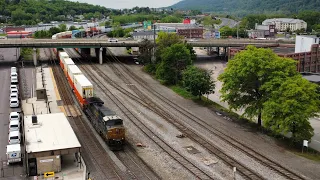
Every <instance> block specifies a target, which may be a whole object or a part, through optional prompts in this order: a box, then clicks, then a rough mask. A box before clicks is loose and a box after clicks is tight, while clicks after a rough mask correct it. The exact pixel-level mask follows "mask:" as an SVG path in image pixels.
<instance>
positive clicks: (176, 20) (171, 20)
mask: <svg viewBox="0 0 320 180" xmlns="http://www.w3.org/2000/svg"><path fill="white" fill-rule="evenodd" d="M161 22H163V23H180V22H182V19H181V18H180V17H177V16H165V17H164V18H162V19H161Z"/></svg>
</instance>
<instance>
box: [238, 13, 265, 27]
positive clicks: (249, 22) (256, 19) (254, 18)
mask: <svg viewBox="0 0 320 180" xmlns="http://www.w3.org/2000/svg"><path fill="white" fill-rule="evenodd" d="M266 19H267V16H266V15H264V14H251V15H248V16H246V17H244V18H243V20H242V22H241V25H240V26H242V27H244V28H246V29H254V28H255V25H256V23H257V24H261V23H262V22H263V21H264V20H266Z"/></svg>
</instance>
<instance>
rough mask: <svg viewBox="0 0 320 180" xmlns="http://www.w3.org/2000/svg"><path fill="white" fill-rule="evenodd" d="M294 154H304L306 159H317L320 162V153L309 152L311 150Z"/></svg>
mask: <svg viewBox="0 0 320 180" xmlns="http://www.w3.org/2000/svg"><path fill="white" fill-rule="evenodd" d="M293 153H294V154H296V155H298V156H302V157H304V158H306V159H310V160H312V161H317V162H320V155H319V154H313V153H309V152H304V153H301V152H293Z"/></svg>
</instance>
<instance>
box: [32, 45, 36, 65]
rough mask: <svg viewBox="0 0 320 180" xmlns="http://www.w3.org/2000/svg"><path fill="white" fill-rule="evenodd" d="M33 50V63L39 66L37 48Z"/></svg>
mask: <svg viewBox="0 0 320 180" xmlns="http://www.w3.org/2000/svg"><path fill="white" fill-rule="evenodd" d="M32 50H33V53H32V55H33V64H34V66H37V49H36V48H33V49H32Z"/></svg>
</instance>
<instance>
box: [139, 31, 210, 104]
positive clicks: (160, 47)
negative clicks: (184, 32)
mask: <svg viewBox="0 0 320 180" xmlns="http://www.w3.org/2000/svg"><path fill="white" fill-rule="evenodd" d="M141 44H142V45H141V47H140V52H141V55H140V56H139V60H140V62H142V63H143V64H145V65H146V66H145V70H146V71H147V72H149V73H151V74H153V75H155V77H156V78H158V79H159V80H160V81H161V82H162V83H163V84H166V85H178V86H181V87H183V88H184V89H185V90H187V91H189V92H190V93H191V94H192V95H193V96H198V97H199V98H201V96H202V95H203V94H210V93H212V92H213V91H214V88H215V84H214V81H213V80H212V79H211V74H212V72H211V71H206V70H203V69H200V68H198V67H196V66H194V65H193V62H194V61H195V60H196V55H195V51H194V50H193V48H192V47H191V46H190V45H188V44H186V42H185V41H184V38H183V37H181V36H179V35H177V34H176V33H166V32H159V34H158V37H157V39H156V52H155V53H154V54H155V59H152V54H153V52H152V48H153V44H151V42H150V41H148V40H144V41H143V42H141Z"/></svg>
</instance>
